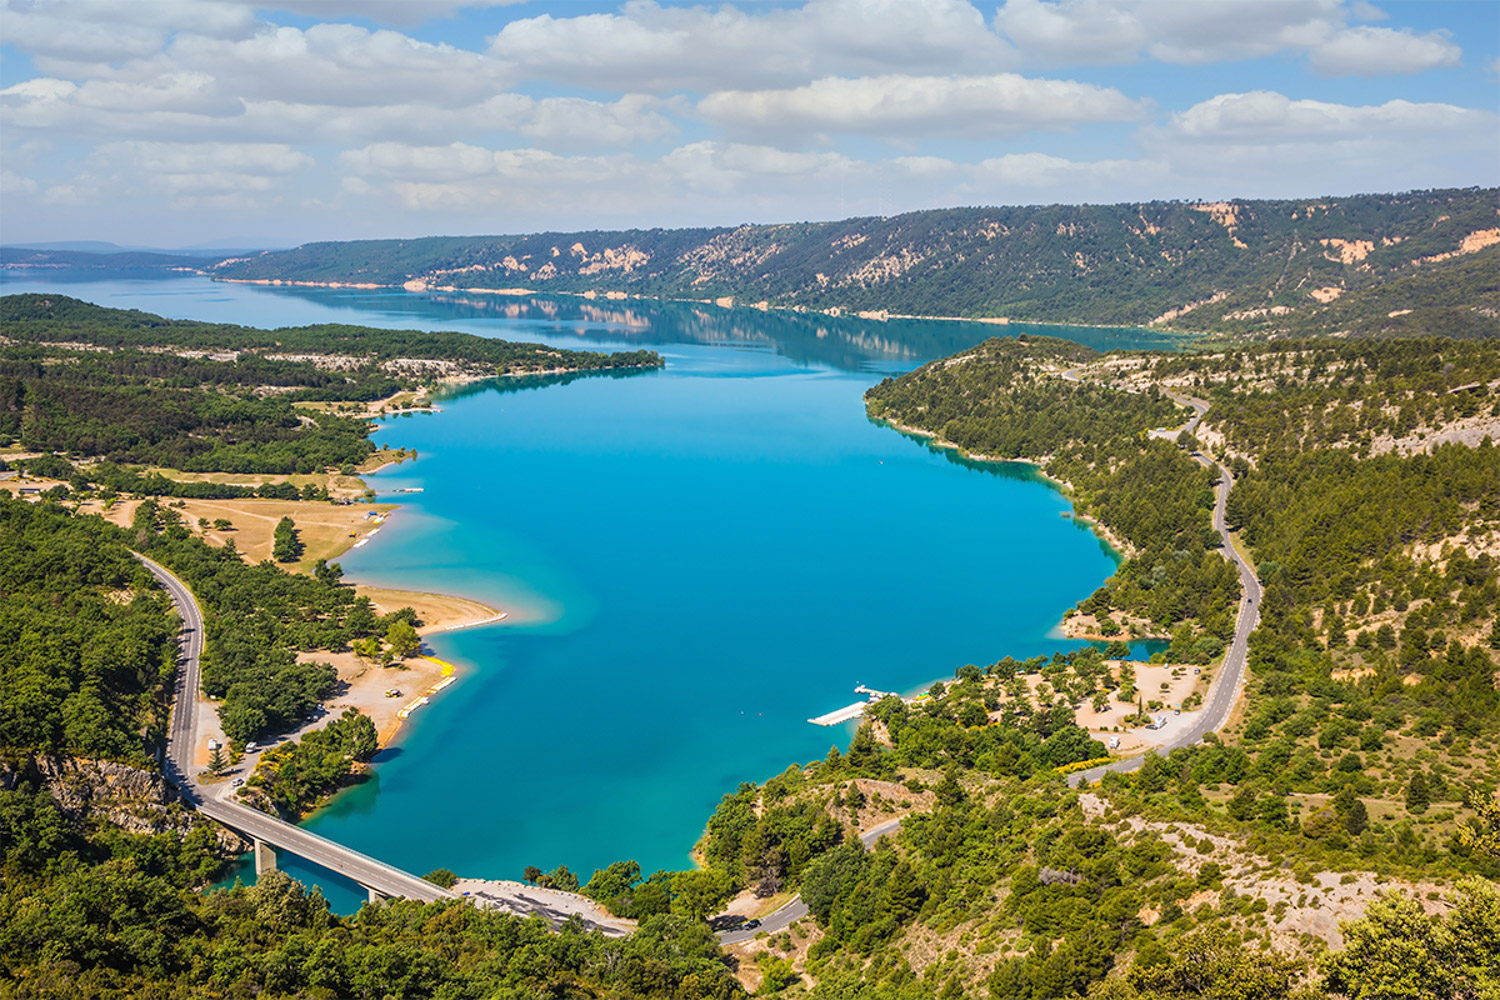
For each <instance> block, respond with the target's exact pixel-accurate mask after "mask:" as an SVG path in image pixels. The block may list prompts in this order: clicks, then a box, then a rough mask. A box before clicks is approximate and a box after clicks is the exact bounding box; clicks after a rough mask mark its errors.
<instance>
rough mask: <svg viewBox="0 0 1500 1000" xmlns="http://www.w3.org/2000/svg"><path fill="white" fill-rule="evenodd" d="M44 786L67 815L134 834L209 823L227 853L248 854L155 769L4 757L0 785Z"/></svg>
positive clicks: (80, 760) (229, 832)
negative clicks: (35, 783) (105, 824)
mask: <svg viewBox="0 0 1500 1000" xmlns="http://www.w3.org/2000/svg"><path fill="white" fill-rule="evenodd" d="M27 780H30V781H35V782H39V783H40V784H41V785H43V786H44V787H45V788H46V789H47V791H48V792H50V793H51V795H52V798H53V799H55V800H56V802H57V806H58V808H59V809H60V810H62V812H63V813H64V814H65V815H66V816H68V818H70V819H73V820H76V821H78V822H90V821H93V822H102V823H109V824H112V825H114V826H117V827H119V828H121V829H122V830H126V831H128V832H130V833H141V834H156V833H166V832H168V831H174V830H175V831H177V832H178V833H187V832H188V831H189V830H192V829H193V828H194V827H197V826H200V825H205V824H206V825H208V826H209V827H210V828H211V829H212V830H213V831H214V835H215V838H216V840H217V842H218V846H219V851H220V853H221V854H222V855H223V856H224V857H226V858H227V857H233V856H237V855H240V854H243V853H245V852H246V851H248V850H249V849H250V844H249V843H248V842H247V841H245V840H244V838H242V837H240V836H239V835H238V834H237V833H235V832H234V831H232V830H230V829H228V828H227V827H223V826H219V825H218V824H217V823H210V822H209V821H208V820H206V819H204V818H202V817H200V816H198V815H197V814H196V813H194V812H193V811H192V810H191V809H190V808H188V807H187V805H186V804H184V803H183V801H182V798H181V796H179V795H178V793H177V790H176V789H175V788H173V787H172V786H171V785H169V784H168V783H167V782H166V780H165V779H164V778H163V777H162V776H161V775H160V774H157V773H156V772H154V771H146V770H143V769H141V768H137V767H131V766H130V765H128V764H121V763H118V762H116V761H109V760H86V759H83V758H78V757H64V756H54V755H40V754H39V755H36V756H31V757H22V758H20V759H19V760H0V788H4V789H6V790H9V789H12V788H14V787H15V786H16V785H17V784H19V783H20V782H22V781H27Z"/></svg>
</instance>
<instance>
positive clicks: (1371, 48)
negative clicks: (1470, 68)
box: [1308, 27, 1463, 76]
mask: <svg viewBox="0 0 1500 1000" xmlns="http://www.w3.org/2000/svg"><path fill="white" fill-rule="evenodd" d="M1462 55H1463V52H1462V50H1461V49H1459V47H1458V46H1457V45H1454V44H1453V42H1451V41H1450V40H1449V39H1448V37H1447V36H1446V35H1445V34H1444V33H1443V32H1439V31H1430V32H1428V33H1427V34H1425V35H1418V34H1415V33H1413V32H1412V31H1411V29H1409V28H1406V29H1402V30H1401V31H1393V30H1392V29H1390V28H1370V27H1357V28H1348V29H1346V30H1344V31H1339V32H1335V33H1334V34H1333V35H1332V36H1331V37H1330V38H1329V39H1328V40H1327V41H1325V42H1323V43H1322V44H1320V45H1317V46H1315V47H1313V49H1312V50H1311V51H1310V52H1309V53H1308V58H1309V60H1310V61H1311V63H1312V68H1313V69H1314V70H1316V71H1317V72H1318V73H1320V74H1322V75H1323V76H1382V75H1385V74H1395V73H1421V72H1425V71H1426V70H1429V69H1437V68H1438V67H1440V66H1457V65H1458V62H1459V59H1460V58H1461V57H1462Z"/></svg>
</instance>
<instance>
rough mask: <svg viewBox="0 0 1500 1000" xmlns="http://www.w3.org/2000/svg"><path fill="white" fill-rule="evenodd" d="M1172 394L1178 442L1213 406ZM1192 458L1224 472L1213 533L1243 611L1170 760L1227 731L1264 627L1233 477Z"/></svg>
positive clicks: (1116, 764)
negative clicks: (1236, 511)
mask: <svg viewBox="0 0 1500 1000" xmlns="http://www.w3.org/2000/svg"><path fill="white" fill-rule="evenodd" d="M1075 372H1076V369H1075V370H1074V371H1069V372H1064V373H1063V377H1064V378H1070V377H1071V380H1072V381H1077V380H1078V378H1077V375H1076V374H1075ZM1167 395H1168V396H1169V397H1170V398H1172V399H1174V400H1176V401H1177V402H1179V403H1182V404H1183V405H1185V406H1191V407H1192V408H1193V419H1191V420H1189V421H1188V422H1187V423H1186V424H1183V425H1182V427H1180V428H1178V429H1177V430H1175V431H1172V432H1171V436H1172V437H1173V438H1176V436H1177V435H1178V434H1180V433H1181V432H1182V431H1187V432H1188V434H1189V435H1191V434H1193V433H1195V432H1196V431H1197V429H1198V424H1199V422H1200V421H1202V420H1203V415H1204V414H1205V413H1207V412H1208V403H1207V401H1205V400H1202V399H1196V398H1194V397H1192V396H1178V395H1176V394H1174V393H1167ZM1193 458H1195V459H1197V461H1198V462H1200V463H1201V464H1202V465H1204V466H1206V467H1208V468H1211V469H1212V468H1217V469H1218V470H1219V481H1218V483H1216V484H1215V487H1214V492H1215V499H1214V518H1213V523H1214V529H1215V530H1216V531H1218V533H1219V539H1220V541H1221V543H1222V544H1223V550H1222V551H1223V553H1224V558H1226V559H1228V560H1229V561H1230V562H1232V563H1234V565H1235V568H1236V569H1238V570H1239V573H1240V589H1241V591H1242V593H1241V594H1240V607H1239V615H1238V617H1237V619H1236V620H1235V624H1234V639H1233V640H1231V642H1230V644H1229V652H1228V653H1226V654H1225V656H1224V664H1223V666H1222V667H1220V668H1219V671H1218V674H1217V676H1215V677H1214V679H1213V683H1212V684H1211V685H1209V689H1208V700H1207V702H1206V703H1205V704H1204V706H1203V709H1202V710H1201V711H1198V712H1194V713H1192V715H1180V716H1177V715H1174V716H1169V717H1168V718H1169V721H1168V723H1167V725H1168V726H1181V725H1184V724H1186V728H1184V729H1183V730H1182V731H1181V732H1178V733H1174V734H1173V735H1172V737H1171V738H1170V739H1168V740H1167V741H1166V742H1165V743H1163V744H1162V745H1161V746H1160V747H1158V748H1157V749H1156V752H1157V753H1158V754H1160V755H1161V756H1163V757H1165V756H1167V755H1168V754H1170V753H1171V752H1172V751H1173V750H1177V749H1179V748H1182V747H1190V746H1192V745H1194V744H1195V743H1198V742H1200V741H1201V740H1202V739H1203V736H1204V734H1205V733H1209V732H1216V731H1218V730H1219V729H1222V728H1223V727H1224V723H1225V722H1227V721H1228V720H1229V713H1230V711H1231V710H1233V708H1234V703H1235V702H1236V701H1238V700H1239V696H1240V688H1241V686H1243V684H1244V681H1245V658H1246V655H1247V653H1248V652H1249V649H1250V633H1251V632H1253V631H1255V626H1256V625H1257V624H1259V623H1260V602H1261V589H1260V580H1259V579H1258V578H1257V577H1256V575H1255V571H1254V570H1252V569H1251V568H1250V564H1249V563H1247V562H1246V561H1245V560H1244V557H1242V556H1241V555H1240V553H1239V551H1238V550H1237V549H1236V548H1235V547H1234V539H1233V538H1231V537H1230V535H1229V524H1228V521H1227V518H1226V513H1225V512H1226V510H1227V508H1228V505H1229V491H1230V490H1232V489H1234V476H1232V475H1230V473H1229V470H1228V469H1226V468H1225V467H1224V466H1222V465H1216V464H1215V463H1214V462H1212V461H1210V460H1209V458H1208V457H1207V456H1206V455H1204V454H1203V453H1201V452H1196V451H1195V452H1193ZM1145 759H1146V755H1145V754H1140V755H1138V756H1135V757H1130V758H1128V759H1126V760H1117V761H1112V762H1110V763H1108V764H1102V765H1100V766H1099V767H1091V768H1089V769H1088V770H1087V771H1075V772H1074V773H1073V774H1070V775H1068V786H1069V787H1070V788H1077V787H1078V786H1079V785H1081V784H1084V783H1085V782H1093V781H1098V780H1099V779H1100V778H1102V777H1103V776H1104V775H1105V774H1107V773H1109V772H1111V771H1113V772H1114V773H1116V774H1124V773H1127V772H1130V771H1135V770H1138V769H1139V768H1140V766H1141V764H1142V763H1144V762H1145Z"/></svg>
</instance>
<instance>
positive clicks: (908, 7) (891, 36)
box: [489, 0, 1013, 93]
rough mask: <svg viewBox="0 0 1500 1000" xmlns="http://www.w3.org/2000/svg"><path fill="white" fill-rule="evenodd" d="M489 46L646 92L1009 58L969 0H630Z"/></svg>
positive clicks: (596, 83)
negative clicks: (786, 1) (681, 0)
mask: <svg viewBox="0 0 1500 1000" xmlns="http://www.w3.org/2000/svg"><path fill="white" fill-rule="evenodd" d="M489 53H490V54H491V55H492V56H494V57H495V58H496V59H499V60H501V61H503V62H504V63H506V64H508V65H510V66H512V67H514V69H515V70H516V72H517V73H519V74H521V75H523V76H525V77H527V78H533V79H534V78H541V79H548V80H556V81H560V82H563V83H568V84H572V85H579V86H587V87H602V88H621V89H628V90H635V91H643V92H649V93H664V92H673V91H678V90H698V91H708V90H717V89H723V88H726V87H761V86H780V85H786V84H799V83H805V82H808V81H810V80H815V79H819V78H821V77H825V76H829V75H835V74H841V75H861V74H867V73H884V72H889V71H890V70H891V69H892V68H893V67H899V68H901V69H903V70H905V71H907V72H912V73H922V72H934V73H937V72H965V71H969V72H994V71H995V70H997V69H1003V68H1006V67H1008V66H1009V65H1010V64H1011V63H1012V62H1013V57H1012V54H1011V52H1010V50H1009V48H1008V47H1007V46H1006V45H1005V44H1004V43H1003V42H1002V41H1001V40H1000V39H999V38H997V37H996V36H995V35H994V33H993V32H991V31H990V30H989V28H988V27H987V26H986V25H985V23H984V17H983V16H982V15H981V14H980V13H979V11H978V10H977V9H976V8H975V7H974V6H973V5H972V4H970V3H968V2H967V0H809V2H808V3H806V4H805V5H804V6H801V7H792V8H781V7H769V8H758V9H755V10H754V11H753V12H746V11H744V10H740V9H739V8H736V7H732V6H729V5H725V6H721V7H717V8H713V9H710V8H708V7H663V6H659V5H658V4H656V3H653V2H650V0H632V2H629V3H626V4H625V5H624V7H623V8H622V9H621V12H620V13H618V14H589V15H583V16H579V17H553V16H552V15H550V14H544V15H541V16H540V17H533V18H526V19H523V20H517V21H512V22H511V23H510V24H507V25H506V26H505V27H504V29H502V30H501V31H500V32H499V34H497V35H496V36H495V37H494V38H493V39H491V41H490V48H489Z"/></svg>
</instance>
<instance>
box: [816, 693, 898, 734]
mask: <svg viewBox="0 0 1500 1000" xmlns="http://www.w3.org/2000/svg"><path fill="white" fill-rule="evenodd" d="M854 693H855V694H863V695H869V698H868V700H866V701H856V702H855V703H854V704H852V705H845V706H844V707H843V708H841V709H839V710H838V711H836V712H829V713H828V714H827V715H820V716H818V717H817V718H816V719H808V720H807V721H808V722H811V723H812V724H813V725H815V726H837V725H839V724H840V723H843V722H848V721H849V720H851V719H857V718H859V717H860V716H861V715H864V714H865V709H867V708H869V707H870V706H871V705H873V704H875V703H876V702H877V701H879V700H880V699H882V698H889V697H892V694H891V692H889V691H876V690H875V689H874V688H868V687H865V686H864V685H863V684H861V685H859V686H858V687H856V688H855V689H854Z"/></svg>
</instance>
